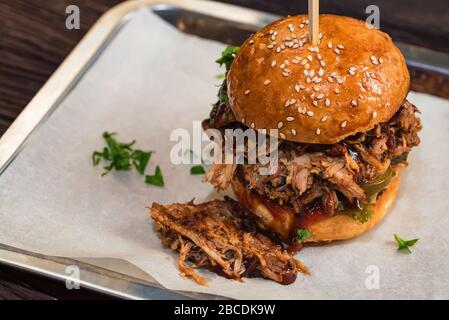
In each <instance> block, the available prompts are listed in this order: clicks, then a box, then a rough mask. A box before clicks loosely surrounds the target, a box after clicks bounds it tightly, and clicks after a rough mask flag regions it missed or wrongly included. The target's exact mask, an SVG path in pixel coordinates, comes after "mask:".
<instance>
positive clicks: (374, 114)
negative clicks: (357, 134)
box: [372, 111, 377, 119]
mask: <svg viewBox="0 0 449 320" xmlns="http://www.w3.org/2000/svg"><path fill="white" fill-rule="evenodd" d="M372 116H373V119H376V118H377V112H376V111H373V113H372Z"/></svg>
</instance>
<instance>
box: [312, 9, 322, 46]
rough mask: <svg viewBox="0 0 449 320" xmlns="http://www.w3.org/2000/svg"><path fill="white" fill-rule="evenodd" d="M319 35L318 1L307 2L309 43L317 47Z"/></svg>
mask: <svg viewBox="0 0 449 320" xmlns="http://www.w3.org/2000/svg"><path fill="white" fill-rule="evenodd" d="M319 33H320V0H309V41H310V42H312V44H313V45H314V46H317V45H318V34H319Z"/></svg>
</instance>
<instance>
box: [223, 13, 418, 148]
mask: <svg viewBox="0 0 449 320" xmlns="http://www.w3.org/2000/svg"><path fill="white" fill-rule="evenodd" d="M308 29H309V25H308V20H307V16H305V15H299V16H294V17H287V18H285V19H281V20H278V21H276V22H273V23H271V24H269V25H267V26H266V27H264V28H263V29H262V30H260V31H259V32H257V33H256V34H254V35H253V36H252V37H250V38H249V39H248V40H247V41H246V42H245V43H244V44H243V45H242V47H241V48H240V50H239V52H238V53H237V56H236V58H235V59H234V62H233V63H232V66H231V70H230V71H229V73H228V77H227V81H228V96H229V101H230V105H231V108H232V110H233V112H234V114H235V116H236V118H237V120H238V121H240V122H242V123H244V124H246V125H247V126H248V127H251V128H255V129H260V130H263V129H268V130H269V129H279V136H280V138H281V139H286V140H291V141H296V142H303V143H316V144H333V143H337V142H339V141H340V140H342V139H344V138H346V137H348V136H351V135H353V134H355V133H358V132H364V131H368V130H370V129H372V128H373V127H374V126H375V125H376V124H378V123H381V122H384V121H386V120H389V119H390V118H391V117H392V116H393V115H394V114H395V113H396V111H397V110H398V109H399V107H400V106H401V104H402V102H403V101H404V100H405V98H406V96H407V93H408V90H409V85H410V75H409V73H408V70H407V66H406V64H405V60H404V57H403V56H402V54H401V52H400V51H399V49H398V48H397V47H396V46H395V44H394V43H393V41H392V40H391V38H390V37H389V36H388V35H387V34H385V33H383V32H381V31H379V30H376V29H370V28H369V27H368V26H367V24H366V23H365V22H362V21H359V20H355V19H352V18H348V17H342V16H335V15H321V16H320V38H321V40H320V42H319V45H318V46H316V47H315V46H313V45H312V44H311V43H310V42H309V41H308V31H309V30H308Z"/></svg>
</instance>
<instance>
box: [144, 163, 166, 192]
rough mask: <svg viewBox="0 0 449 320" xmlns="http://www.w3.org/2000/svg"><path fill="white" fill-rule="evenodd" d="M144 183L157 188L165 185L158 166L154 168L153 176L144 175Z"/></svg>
mask: <svg viewBox="0 0 449 320" xmlns="http://www.w3.org/2000/svg"><path fill="white" fill-rule="evenodd" d="M145 183H147V184H151V185H153V186H157V187H163V186H164V185H165V183H164V177H163V175H162V171H161V168H160V167H159V166H156V171H155V172H154V175H152V176H150V175H146V176H145Z"/></svg>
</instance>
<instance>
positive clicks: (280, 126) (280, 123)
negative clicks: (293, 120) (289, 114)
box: [278, 121, 284, 129]
mask: <svg viewBox="0 0 449 320" xmlns="http://www.w3.org/2000/svg"><path fill="white" fill-rule="evenodd" d="M283 126H284V123H283V122H282V121H279V122H278V129H280V128H282V127H283Z"/></svg>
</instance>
